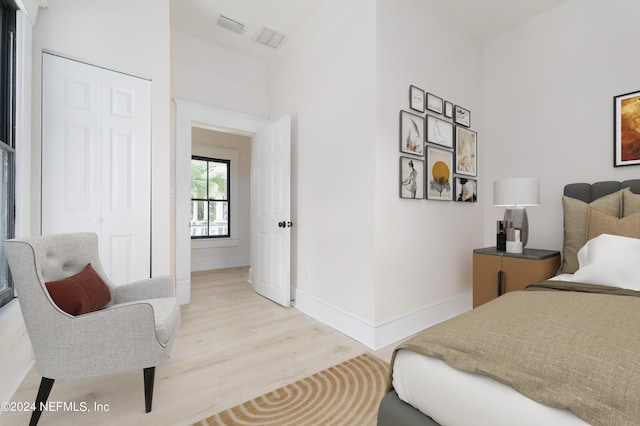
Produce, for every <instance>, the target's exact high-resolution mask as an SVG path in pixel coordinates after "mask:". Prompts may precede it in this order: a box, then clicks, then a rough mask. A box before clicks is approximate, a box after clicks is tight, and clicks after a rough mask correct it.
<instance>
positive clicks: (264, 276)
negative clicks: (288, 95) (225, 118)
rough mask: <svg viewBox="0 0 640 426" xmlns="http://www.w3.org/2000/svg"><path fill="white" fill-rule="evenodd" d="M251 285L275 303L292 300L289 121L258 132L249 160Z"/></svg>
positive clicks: (284, 302) (283, 120)
mask: <svg viewBox="0 0 640 426" xmlns="http://www.w3.org/2000/svg"><path fill="white" fill-rule="evenodd" d="M251 193H252V197H251V201H252V209H251V210H252V213H251V216H252V217H251V219H252V220H251V283H252V285H253V289H254V290H255V291H256V292H257V293H258V294H261V295H263V296H265V297H267V298H269V299H271V300H273V301H274V302H277V303H279V304H281V305H283V306H289V304H290V300H291V290H290V287H291V248H290V244H291V227H292V226H293V224H292V220H291V117H290V116H285V117H283V118H281V119H280V120H278V121H277V122H275V123H273V124H271V125H269V126H267V127H266V128H264V129H262V130H260V131H258V132H257V133H256V134H255V136H254V139H253V147H252V159H251Z"/></svg>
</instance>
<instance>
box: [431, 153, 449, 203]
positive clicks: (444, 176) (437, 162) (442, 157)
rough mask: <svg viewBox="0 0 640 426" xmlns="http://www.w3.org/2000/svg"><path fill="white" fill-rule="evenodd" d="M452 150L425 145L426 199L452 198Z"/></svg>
mask: <svg viewBox="0 0 640 426" xmlns="http://www.w3.org/2000/svg"><path fill="white" fill-rule="evenodd" d="M452 163H453V152H451V151H445V150H444V149H440V148H435V147H432V146H427V167H426V170H425V174H426V175H427V176H426V178H427V179H426V183H425V192H426V194H427V197H426V198H427V200H448V201H451V200H453V182H452V179H453V174H452V172H451V171H452V170H453V168H452Z"/></svg>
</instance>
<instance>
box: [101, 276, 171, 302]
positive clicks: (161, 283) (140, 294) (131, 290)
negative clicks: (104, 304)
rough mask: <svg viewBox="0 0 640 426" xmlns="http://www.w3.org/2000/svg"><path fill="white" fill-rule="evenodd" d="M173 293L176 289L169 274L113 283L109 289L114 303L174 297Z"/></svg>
mask: <svg viewBox="0 0 640 426" xmlns="http://www.w3.org/2000/svg"><path fill="white" fill-rule="evenodd" d="M175 295H176V289H175V286H174V285H173V277H172V276H171V275H162V276H159V277H153V278H149V279H146V280H140V281H133V282H130V283H126V284H120V285H114V286H113V288H112V289H111V300H112V303H113V304H115V305H117V304H120V303H125V302H135V301H136V300H144V299H155V298H158V297H175Z"/></svg>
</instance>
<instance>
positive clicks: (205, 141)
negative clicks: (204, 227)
mask: <svg viewBox="0 0 640 426" xmlns="http://www.w3.org/2000/svg"><path fill="white" fill-rule="evenodd" d="M191 141H192V143H193V145H192V153H193V155H200V156H204V157H210V158H215V157H216V156H217V155H218V154H217V151H216V150H217V149H219V148H223V149H227V150H233V151H234V152H236V154H237V156H238V160H237V162H236V163H232V164H231V167H232V168H233V167H235V168H236V169H237V170H236V173H237V175H236V177H237V179H236V182H234V183H233V185H232V187H231V190H232V191H234V190H235V192H236V195H235V197H237V198H235V197H234V195H233V194H232V195H231V208H230V211H232V212H234V213H233V214H234V215H233V216H232V217H231V239H230V241H233V243H232V244H231V245H224V246H219V245H221V244H219V243H223V244H224V243H226V242H227V240H226V239H225V240H217V239H215V240H209V239H201V240H191V270H192V271H207V270H211V269H220V268H231V267H235V266H246V265H249V254H250V238H249V237H250V213H251V210H250V207H251V204H250V198H251V197H250V195H251V138H249V137H247V136H241V135H234V134H231V133H225V132H218V131H213V130H209V129H203V128H198V127H194V128H193V129H192V138H191ZM233 177H234V175H232V179H233ZM235 219H237V220H235ZM212 245H215V246H216V247H211V246H212Z"/></svg>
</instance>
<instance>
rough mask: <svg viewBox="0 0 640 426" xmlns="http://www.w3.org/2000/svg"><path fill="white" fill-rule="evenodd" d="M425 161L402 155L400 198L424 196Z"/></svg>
mask: <svg viewBox="0 0 640 426" xmlns="http://www.w3.org/2000/svg"><path fill="white" fill-rule="evenodd" d="M423 173H424V161H423V160H418V159H416V158H410V157H400V198H412V199H422V198H424V177H423V176H422V174H423Z"/></svg>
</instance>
